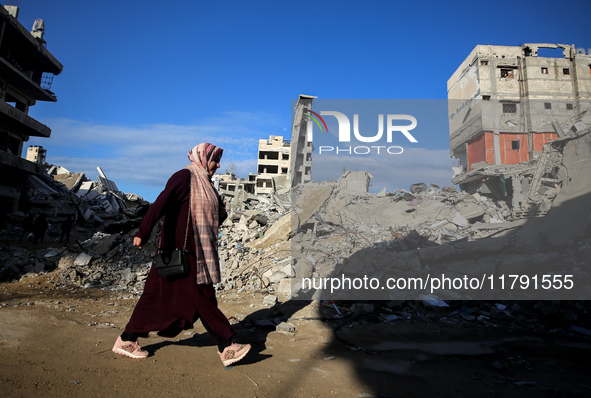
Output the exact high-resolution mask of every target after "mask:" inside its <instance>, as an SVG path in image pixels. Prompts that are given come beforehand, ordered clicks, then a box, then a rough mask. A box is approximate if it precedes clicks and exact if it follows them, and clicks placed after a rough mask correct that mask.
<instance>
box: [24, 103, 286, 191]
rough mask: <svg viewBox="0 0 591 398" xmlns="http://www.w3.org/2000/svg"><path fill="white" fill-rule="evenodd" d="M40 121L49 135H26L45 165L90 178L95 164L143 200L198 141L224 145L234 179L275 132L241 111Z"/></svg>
mask: <svg viewBox="0 0 591 398" xmlns="http://www.w3.org/2000/svg"><path fill="white" fill-rule="evenodd" d="M42 122H43V123H45V124H47V125H48V126H50V127H51V129H52V135H51V137H50V138H49V139H40V138H32V139H31V140H30V141H29V144H30V145H42V146H43V147H45V148H46V149H47V150H48V153H47V161H48V162H49V163H51V164H55V165H59V166H62V167H65V168H66V169H68V170H70V171H72V172H84V173H85V174H86V176H87V177H88V178H90V179H93V180H94V179H96V176H97V175H98V171H97V170H96V168H97V166H100V167H101V168H102V169H103V171H104V172H105V174H106V175H107V177H108V178H109V179H111V180H113V181H115V183H116V184H117V186H118V188H119V189H120V190H122V191H124V192H133V193H136V194H138V195H140V196H145V197H146V199H148V200H154V199H155V197H156V194H157V193H158V192H160V190H161V189H162V188H163V187H164V185H165V183H166V181H167V180H168V178H169V177H170V176H171V175H172V174H173V173H174V172H175V171H177V170H179V169H181V168H184V167H185V166H186V165H187V164H188V159H187V153H188V151H189V150H190V149H191V148H193V147H194V146H195V145H197V144H199V143H201V142H211V143H213V144H215V145H218V146H220V147H222V148H224V156H223V158H222V164H221V171H222V172H223V171H224V170H225V169H226V168H227V167H228V166H229V165H230V163H234V164H235V165H236V167H237V172H236V174H237V175H238V176H240V177H245V178H246V177H247V176H248V173H256V163H257V149H258V140H259V139H260V138H267V137H268V136H269V135H276V134H277V133H276V132H275V131H277V130H280V129H279V128H277V127H276V126H275V124H276V123H275V121H273V120H272V119H270V118H268V117H266V116H265V115H256V114H248V113H243V112H229V113H225V114H223V116H221V117H216V118H211V119H208V120H206V121H204V122H203V123H201V124H196V125H191V126H180V125H171V124H155V125H140V126H121V125H103V124H92V123H88V122H80V121H76V120H71V119H51V120H43V121H42ZM266 123H268V125H266Z"/></svg>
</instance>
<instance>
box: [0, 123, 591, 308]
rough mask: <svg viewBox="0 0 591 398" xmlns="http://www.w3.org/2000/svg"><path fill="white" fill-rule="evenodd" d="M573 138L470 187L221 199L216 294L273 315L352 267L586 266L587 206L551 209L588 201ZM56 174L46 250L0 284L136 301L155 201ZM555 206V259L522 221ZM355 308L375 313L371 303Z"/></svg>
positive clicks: (14, 218) (316, 190) (448, 295)
mask: <svg viewBox="0 0 591 398" xmlns="http://www.w3.org/2000/svg"><path fill="white" fill-rule="evenodd" d="M576 140H577V141H574V139H573V138H572V137H565V138H563V139H558V140H556V141H553V142H551V143H550V144H548V145H547V146H546V147H545V150H546V151H547V152H548V156H547V157H546V160H545V161H544V165H543V167H542V166H540V165H539V164H537V163H536V162H535V161H534V162H530V163H527V164H521V165H514V166H502V167H501V166H490V165H488V166H482V167H476V168H475V169H473V170H472V171H471V172H469V173H467V174H468V175H470V176H469V177H467V179H465V180H463V181H460V182H457V181H456V183H460V185H461V186H463V187H464V188H467V190H466V189H464V190H461V191H458V189H457V188H455V187H452V186H448V187H444V188H440V187H439V186H437V185H434V184H431V185H429V186H428V185H427V184H425V183H417V184H413V186H411V187H410V189H409V191H406V190H396V191H392V192H385V191H382V192H381V193H380V194H373V193H369V192H368V191H367V188H368V186H369V182H370V181H371V175H369V174H368V173H366V172H352V171H348V172H345V173H344V174H343V176H342V177H341V178H340V179H338V180H336V181H322V182H318V183H314V182H308V183H305V184H299V185H297V186H295V187H293V188H291V189H283V190H279V191H276V192H272V193H271V194H265V195H253V194H248V193H246V192H244V191H241V190H238V191H236V192H234V193H233V195H232V196H228V197H225V200H226V201H227V205H228V206H227V207H228V209H229V217H228V219H227V220H226V221H225V222H224V223H223V224H222V225H221V227H220V237H219V255H220V262H221V267H222V282H221V283H220V284H219V285H218V286H217V289H218V290H222V291H226V292H230V291H236V292H238V293H240V292H244V291H260V292H263V293H264V294H265V295H266V298H265V300H264V305H266V306H270V307H272V306H274V305H276V304H277V302H278V301H282V300H286V299H288V298H289V297H290V296H291V294H292V291H293V290H297V288H298V281H297V279H298V278H295V276H296V275H298V276H303V277H312V276H313V277H327V276H329V275H331V274H334V273H335V272H336V273H340V272H343V271H346V272H347V273H351V274H358V273H361V274H366V275H374V276H375V277H377V278H382V277H388V276H389V274H391V273H396V275H397V276H399V277H402V276H405V275H412V272H413V270H417V269H425V267H435V266H446V267H449V268H450V269H456V270H459V269H465V268H466V267H472V268H471V269H476V268H478V263H477V264H474V262H475V258H478V259H479V260H478V261H481V262H482V265H483V266H484V265H486V266H490V264H497V265H498V270H499V272H506V273H509V272H510V271H511V272H513V271H518V270H519V269H520V267H522V266H523V265H524V264H525V263H528V262H531V261H535V262H536V264H538V265H539V267H540V269H541V270H543V269H544V266H545V265H550V264H552V263H553V262H556V261H562V262H569V263H572V264H574V265H575V266H576V267H581V264H582V262H584V261H586V260H585V258H589V254H591V241H590V240H589V238H588V235H585V231H586V230H587V229H586V228H588V224H585V220H588V216H587V214H588V211H589V209H588V205H587V204H586V203H588V202H585V201H581V203H580V206H579V207H577V209H579V210H580V212H581V213H580V214H581V215H582V216H581V217H578V219H577V215H576V214H575V215H574V217H575V219H577V222H574V223H573V222H572V220H573V215H572V214H569V213H566V212H567V211H568V210H569V209H571V210H572V209H574V207H572V206H570V207H569V206H561V210H556V209H555V206H554V203H555V201H559V202H560V203H565V202H566V201H567V199H568V198H572V197H573V196H574V195H575V194H577V195H578V196H581V195H584V194H585V192H586V191H585V190H588V189H589V188H588V187H589V186H591V183H589V184H585V186H584V187H581V185H580V184H578V183H577V178H578V179H579V180H581V178H582V181H587V179H588V178H589V177H581V175H584V170H588V169H584V167H583V166H584V162H583V161H582V160H581V157H584V156H586V155H585V153H586V152H584V151H582V149H581V148H587V147H590V146H589V145H588V143H587V141H589V134H588V133H587V134H581V135H578V136H577V137H576ZM585 145H586V146H585ZM571 147H572V148H575V149H571ZM576 148H578V149H576ZM540 159H542V157H540V158H539V159H538V160H540ZM577 167H578V168H580V170H579V169H577ZM58 170H59V173H58ZM577 170H579V171H577ZM55 172H56V174H55V176H60V177H59V179H60V180H61V181H63V182H58V181H56V180H54V179H53V178H50V177H49V176H44V177H42V178H37V179H35V180H34V181H33V182H34V186H32V188H31V195H30V199H31V205H34V206H35V207H34V208H35V209H36V210H39V209H43V210H45V211H46V212H47V213H48V215H49V227H48V231H47V235H46V239H45V241H44V242H43V243H44V244H43V246H39V247H38V248H37V249H36V250H30V249H31V245H30V244H28V245H21V246H20V247H19V246H18V245H13V246H10V247H4V248H3V249H2V250H1V251H0V264H3V265H2V268H1V270H0V278H1V279H3V280H7V279H13V278H19V277H23V276H24V275H29V276H30V275H31V273H50V272H55V273H56V274H57V275H58V276H59V278H58V279H59V281H58V285H63V286H79V287H85V286H87V287H88V286H95V287H101V288H105V289H110V290H119V291H123V292H131V293H132V294H136V293H140V292H141V290H142V288H143V282H144V281H145V278H146V276H147V273H148V270H149V267H150V264H151V255H152V254H153V253H154V252H155V242H157V238H156V237H157V236H158V235H157V234H158V227H157V228H155V230H154V231H153V236H152V237H151V239H150V242H149V244H148V245H147V247H145V248H144V249H143V250H137V249H136V248H134V247H133V246H132V237H133V235H134V233H135V232H136V229H137V227H138V226H139V223H140V222H141V219H142V217H143V215H144V214H145V211H146V210H147V207H148V204H147V203H146V202H145V201H143V200H142V199H141V198H139V197H137V196H136V195H133V194H127V195H124V194H122V193H120V192H118V191H115V189H116V185H115V184H114V183H112V184H111V183H110V182H108V180H107V179H106V178H105V177H103V176H101V178H100V179H99V181H88V180H86V179H85V177H84V176H83V175H80V174H75V173H69V172H67V171H64V170H61V169H57V168H56V170H55ZM471 173H472V174H471ZM577 173H578V174H577ZM587 174H589V173H587ZM471 178H473V179H471ZM536 186H537V187H538V188H536ZM532 187H534V188H533V189H532ZM581 191H582V193H581ZM44 195H45V196H44ZM290 195H291V197H290ZM90 198H91V199H90ZM290 203H291V204H292V206H290ZM549 210H551V211H550V215H549V216H548V217H550V216H551V215H552V213H556V216H555V217H563V218H564V220H565V221H564V222H557V224H555V225H558V226H560V227H561V228H563V229H564V233H563V234H561V236H562V239H563V240H566V241H567V243H569V244H571V246H572V245H573V244H574V245H575V246H576V247H573V250H564V247H562V249H560V248H555V249H551V246H552V245H547V246H544V249H548V250H552V251H550V252H548V251H546V252H544V253H542V252H540V250H539V249H540V247H539V242H548V238H547V236H548V235H547V231H546V230H545V229H544V228H543V227H540V226H535V225H533V224H531V223H528V225H524V224H525V220H526V219H529V220H531V219H532V217H534V218H536V217H538V218H545V217H541V216H544V215H545V214H546V213H548V211H549ZM561 212H562V213H561ZM66 215H77V216H78V217H77V221H76V224H75V226H74V228H73V230H72V238H71V239H70V241H69V242H67V243H66V244H65V245H64V244H58V238H59V237H60V222H61V221H62V220H63V219H65V217H66ZM373 215H379V217H378V216H373ZM23 221H24V214H16V215H10V216H9V219H8V226H7V229H6V230H3V231H2V232H1V233H2V234H5V237H6V236H12V237H15V236H16V237H18V236H20V235H21V233H22V232H23V228H22V223H23ZM526 227H527V228H529V229H530V230H529V233H530V234H531V236H534V235H535V236H537V235H539V234H546V235H545V236H546V238H544V239H542V240H539V239H538V240H537V242H538V245H537V246H535V245H534V243H533V242H532V241H531V240H528V239H527V238H526V236H527V234H526V233H525V232H523V231H522V230H523V229H524V228H526ZM532 228H533V229H535V233H532V231H531V229H532ZM569 229H571V230H572V231H570V232H572V233H570V232H569ZM520 231H521V232H520ZM474 242H478V243H477V244H473V243H474ZM573 242H574V243H573ZM24 243H26V241H25V242H24ZM562 244H564V242H563V243H562ZM528 245H530V246H528ZM532 245H533V246H532ZM33 247H34V246H33ZM524 247H527V250H523V248H524ZM479 256H480V257H479ZM501 258H502V261H501ZM392 264H395V266H393V265H392ZM475 267H476V268H475ZM54 270H55V271H54ZM315 298H317V299H320V297H315ZM458 298H459V297H458V296H457V295H454V293H453V292H451V291H442V292H441V293H440V294H438V297H437V298H425V299H422V300H423V301H424V302H426V303H430V304H431V305H435V303H439V304H441V303H440V302H439V301H438V300H442V301H443V300H454V299H458ZM351 299H355V297H351ZM393 299H394V300H395V299H396V298H393ZM417 299H418V300H421V299H420V298H419V297H417ZM355 310H356V311H361V312H363V313H366V312H368V308H364V307H359V308H357V307H356V308H355Z"/></svg>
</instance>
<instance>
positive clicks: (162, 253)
mask: <svg viewBox="0 0 591 398" xmlns="http://www.w3.org/2000/svg"><path fill="white" fill-rule="evenodd" d="M188 213H189V215H188V216H187V230H186V232H185V244H184V246H183V248H182V249H174V250H166V249H164V248H159V249H158V253H156V255H155V256H154V268H156V271H158V276H181V275H188V274H189V273H190V271H191V265H190V264H189V251H188V250H187V238H188V237H189V224H190V223H191V199H190V197H189V212H188ZM162 235H163V233H161V234H160V246H161V245H162Z"/></svg>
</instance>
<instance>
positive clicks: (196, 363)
mask: <svg viewBox="0 0 591 398" xmlns="http://www.w3.org/2000/svg"><path fill="white" fill-rule="evenodd" d="M135 301H136V300H135V299H133V298H131V299H125V295H123V296H122V295H120V294H115V293H113V292H109V291H105V290H89V289H86V290H74V289H70V290H55V289H53V288H52V285H51V284H49V283H46V277H43V276H40V277H37V278H30V279H25V280H23V281H20V282H13V283H3V284H0V305H2V307H1V308H0V358H1V359H2V360H1V361H0V396H2V397H39V396H42V397H66V396H67V397H111V396H118V397H157V396H169V397H196V396H199V397H236V396H241V397H329V396H335V397H419V396H421V397H424V396H436V397H474V396H478V397H571V396H572V397H579V396H580V397H589V396H591V372H590V369H591V367H590V366H589V358H590V354H591V339H589V337H586V336H584V335H581V336H578V335H575V334H572V335H570V334H564V333H552V332H546V333H544V334H535V333H533V332H532V333H528V334H524V333H523V332H516V331H515V330H513V329H512V328H511V327H510V325H506V324H502V325H490V324H483V323H478V322H475V323H455V322H451V321H449V320H446V318H445V317H429V319H425V320H422V321H412V322H411V321H394V322H392V323H384V322H377V321H372V320H371V318H367V319H365V320H364V319H357V320H354V321H351V322H347V323H343V322H340V323H339V321H338V320H330V318H331V317H332V316H334V315H335V312H334V309H332V308H331V307H329V306H323V305H322V304H318V303H315V304H314V303H313V304H310V303H305V302H298V301H290V302H287V303H280V304H279V305H278V306H277V307H276V308H273V309H268V308H264V307H263V306H262V296H260V295H256V294H252V293H245V294H241V295H236V294H227V295H223V296H221V297H220V307H221V308H222V310H223V311H224V313H225V314H226V315H227V316H228V317H229V318H230V319H231V320H232V321H236V322H237V323H236V325H235V328H236V330H237V331H238V333H239V336H240V339H239V341H242V342H250V343H252V344H253V350H252V351H251V353H250V354H249V355H248V356H247V358H245V360H243V361H242V362H240V363H239V364H236V365H234V366H232V367H231V368H229V369H227V368H224V367H223V366H222V364H221V362H220V359H219V357H218V355H217V354H216V352H217V349H216V347H214V346H213V345H212V344H211V340H210V339H209V337H208V336H207V333H206V332H205V330H204V329H203V327H202V325H201V324H200V322H199V321H198V322H197V323H196V325H195V330H194V331H186V332H183V333H181V334H180V335H179V336H178V337H177V338H174V339H164V338H159V337H157V336H156V335H151V336H150V338H148V339H141V340H140V343H141V344H142V346H143V347H144V348H145V349H147V350H148V351H149V352H150V353H151V355H150V357H148V358H147V359H144V360H134V359H131V358H127V357H123V356H120V355H117V354H114V353H113V352H111V348H112V345H113V342H114V340H115V339H116V337H117V335H118V334H119V333H120V332H121V331H122V329H123V327H124V326H125V324H126V323H127V320H128V319H129V316H130V314H131V311H132V310H133V306H134V304H135ZM272 318H284V319H289V322H290V323H292V324H293V325H294V326H295V327H296V330H295V332H294V333H292V334H288V333H281V332H276V331H275V330H274V328H272V327H268V328H266V327H263V326H257V327H255V326H252V323H253V322H252V321H253V320H259V321H260V320H265V319H272ZM342 324H344V326H342V327H340V328H338V332H335V329H337V327H338V326H341V325H342ZM247 325H248V327H247Z"/></svg>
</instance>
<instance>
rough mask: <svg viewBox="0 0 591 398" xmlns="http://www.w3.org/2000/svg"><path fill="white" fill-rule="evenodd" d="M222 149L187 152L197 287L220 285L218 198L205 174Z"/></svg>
mask: <svg viewBox="0 0 591 398" xmlns="http://www.w3.org/2000/svg"><path fill="white" fill-rule="evenodd" d="M223 151H224V150H223V149H222V148H218V147H217V146H215V145H212V144H208V143H203V144H199V145H197V146H196V147H194V148H193V149H191V150H190V151H189V160H190V161H191V163H190V164H189V165H187V167H186V168H187V169H188V170H189V171H190V172H191V203H190V206H191V220H192V221H193V232H194V236H195V249H196V253H195V254H196V259H197V284H211V283H219V282H220V263H219V258H218V227H219V221H220V219H219V210H220V208H219V206H220V203H219V200H220V199H219V194H218V193H217V191H216V189H215V188H214V186H213V184H212V182H211V180H210V176H209V173H208V166H209V163H210V162H212V161H215V162H219V161H220V159H221V157H222V153H223Z"/></svg>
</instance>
